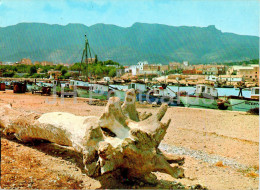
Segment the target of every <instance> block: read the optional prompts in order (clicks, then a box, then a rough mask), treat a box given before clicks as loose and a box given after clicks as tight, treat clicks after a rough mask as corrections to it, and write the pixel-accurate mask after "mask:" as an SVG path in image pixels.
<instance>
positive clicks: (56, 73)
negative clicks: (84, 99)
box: [48, 69, 62, 79]
mask: <svg viewBox="0 0 260 190" xmlns="http://www.w3.org/2000/svg"><path fill="white" fill-rule="evenodd" d="M48 74H49V75H50V79H58V78H59V77H60V76H61V75H62V74H61V71H54V70H53V69H51V70H50V71H48Z"/></svg>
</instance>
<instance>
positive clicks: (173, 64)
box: [169, 62, 181, 70]
mask: <svg viewBox="0 0 260 190" xmlns="http://www.w3.org/2000/svg"><path fill="white" fill-rule="evenodd" d="M180 68H181V63H178V62H171V63H169V70H177V69H180Z"/></svg>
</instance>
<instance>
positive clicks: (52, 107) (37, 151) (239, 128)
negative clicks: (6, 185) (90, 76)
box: [0, 91, 259, 189]
mask: <svg viewBox="0 0 260 190" xmlns="http://www.w3.org/2000/svg"><path fill="white" fill-rule="evenodd" d="M54 100H55V99H54V98H53V97H47V96H40V95H31V94H30V93H26V94H13V93H12V91H6V92H0V103H10V104H12V106H13V108H15V109H20V110H25V111H33V112H37V113H46V112H53V111H65V112H70V113H73V114H76V115H86V116H87V115H95V116H100V115H101V113H102V112H103V110H104V107H103V106H91V105H89V104H87V100H86V99H82V98H81V99H77V100H76V102H75V100H74V99H65V100H64V101H62V100H61V99H59V98H57V99H56V100H55V101H54ZM138 107H139V108H138V110H139V111H146V112H152V113H153V112H155V111H156V110H157V109H158V108H152V107H149V106H148V107H147V108H145V107H142V106H138ZM169 118H171V119H172V122H171V124H170V126H169V129H168V131H167V134H166V136H165V138H164V140H163V141H162V145H164V148H166V149H167V151H170V152H173V153H175V154H180V155H184V156H185V158H186V162H185V164H184V168H185V176H186V178H184V179H178V180H176V179H174V178H172V177H170V176H169V175H166V174H162V173H159V172H158V173H156V175H157V176H158V178H159V179H160V180H161V183H160V184H159V185H158V186H157V187H155V188H169V187H170V186H169V183H170V182H173V181H175V182H174V183H176V182H181V183H182V184H184V185H186V186H188V185H195V184H198V183H199V184H202V185H204V186H206V187H208V188H209V189H258V181H259V179H258V170H259V164H258V162H259V150H258V149H259V116H254V115H248V114H247V113H244V112H231V111H221V110H209V109H195V108H181V107H170V108H169V109H168V111H167V113H166V115H165V117H164V120H165V121H166V120H168V119H169ZM3 143H5V144H6V146H11V147H12V146H14V147H15V146H16V144H15V143H17V142H13V141H9V140H7V139H2V140H1V145H2V144H3ZM8 143H9V144H8ZM13 143H14V144H13ZM37 146H38V145H37ZM37 146H36V147H34V148H31V147H30V146H26V145H23V144H20V145H19V148H18V149H19V151H20V150H21V149H22V148H24V149H26V151H28V152H31V154H32V155H33V156H34V157H35V159H39V160H41V162H42V165H44V166H45V167H46V168H47V169H46V170H51V173H61V172H64V171H66V172H72V170H73V173H72V177H74V178H77V179H80V181H82V182H81V183H82V184H81V185H82V187H83V188H101V187H102V188H112V187H115V188H128V186H124V185H122V184H121V185H120V184H113V182H112V181H111V183H110V185H108V184H106V183H104V184H102V182H100V181H98V180H97V179H92V178H89V177H87V176H85V175H84V174H82V173H81V171H80V170H79V169H78V170H77V171H76V172H75V168H77V167H79V166H77V165H76V164H75V163H73V162H72V163H71V164H70V167H69V165H68V164H65V163H67V162H69V161H70V160H69V159H66V158H64V157H63V155H62V154H61V155H56V154H52V153H49V152H48V153H46V152H44V151H43V150H42V149H43V147H38V148H37ZM42 146H44V145H42ZM2 151H3V150H2ZM43 152H44V153H43ZM2 155H3V152H2ZM43 158H44V159H43ZM47 161H49V162H51V164H49V162H47ZM52 165H55V167H54V166H53V167H52V168H50V166H52ZM79 168H80V167H79ZM2 176H3V174H2ZM5 177H8V176H5ZM3 179H6V178H3ZM3 179H2V182H1V185H2V183H3ZM101 181H102V180H101ZM107 183H108V182H107ZM111 184H112V186H111ZM113 185H114V186H113ZM167 185H168V186H167ZM49 188H50V187H49Z"/></svg>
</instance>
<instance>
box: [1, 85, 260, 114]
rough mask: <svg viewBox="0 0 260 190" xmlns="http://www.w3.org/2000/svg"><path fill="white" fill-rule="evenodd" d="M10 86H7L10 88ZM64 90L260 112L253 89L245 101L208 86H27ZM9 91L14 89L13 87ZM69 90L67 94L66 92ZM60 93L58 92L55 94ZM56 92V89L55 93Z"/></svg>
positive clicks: (87, 95) (89, 95)
mask: <svg viewBox="0 0 260 190" xmlns="http://www.w3.org/2000/svg"><path fill="white" fill-rule="evenodd" d="M9 86H10V84H9V83H6V87H7V88H9ZM55 86H56V87H57V86H60V88H63V92H65V93H66V91H70V92H76V93H74V94H76V96H78V97H83V98H94V99H103V100H105V99H108V98H109V97H111V96H116V97H119V98H120V100H122V101H123V100H124V98H125V94H126V91H127V90H128V89H135V91H136V100H137V101H140V102H147V103H150V104H161V103H167V104H168V105H169V106H185V107H195V108H210V109H222V110H233V111H248V110H250V109H255V108H258V109H259V87H253V88H251V96H250V97H244V96H243V94H242V93H243V89H242V88H240V89H239V94H238V96H235V95H230V96H219V94H218V89H216V88H215V87H214V86H211V85H207V84H197V85H196V88H195V90H193V91H179V90H178V92H175V91H174V90H172V89H171V88H169V87H168V86H167V85H165V84H161V85H148V84H147V83H140V82H139V83H130V84H129V85H109V84H96V83H95V84H94V83H89V82H84V81H79V80H70V81H59V82H57V81H52V82H48V83H46V82H37V83H27V91H32V92H37V90H39V89H41V88H43V87H48V88H53V87H55ZM9 89H12V88H11V87H10V88H9ZM64 89H65V90H64ZM55 91H56V90H55ZM52 92H53V89H52Z"/></svg>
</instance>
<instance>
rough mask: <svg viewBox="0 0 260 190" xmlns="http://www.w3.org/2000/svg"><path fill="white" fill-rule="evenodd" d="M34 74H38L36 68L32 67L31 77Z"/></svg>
mask: <svg viewBox="0 0 260 190" xmlns="http://www.w3.org/2000/svg"><path fill="white" fill-rule="evenodd" d="M34 73H37V69H36V67H35V66H31V67H30V72H29V74H30V75H33V74H34Z"/></svg>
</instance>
